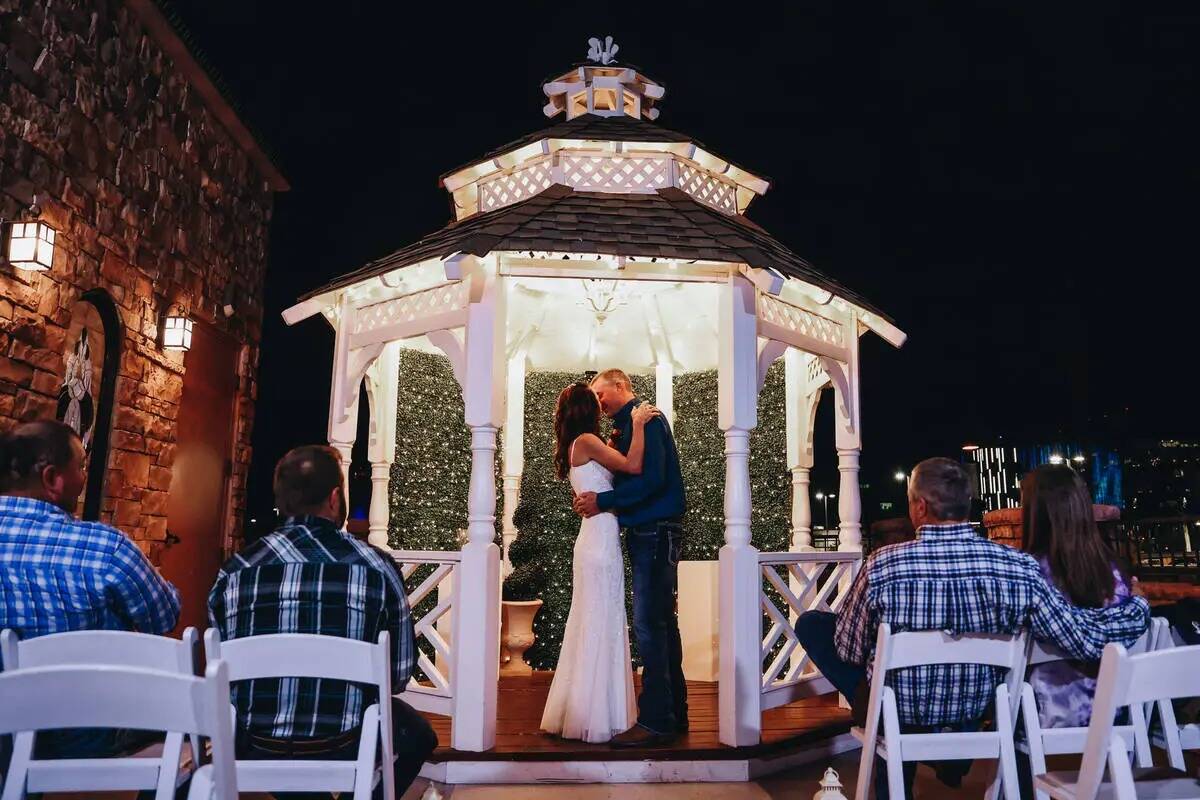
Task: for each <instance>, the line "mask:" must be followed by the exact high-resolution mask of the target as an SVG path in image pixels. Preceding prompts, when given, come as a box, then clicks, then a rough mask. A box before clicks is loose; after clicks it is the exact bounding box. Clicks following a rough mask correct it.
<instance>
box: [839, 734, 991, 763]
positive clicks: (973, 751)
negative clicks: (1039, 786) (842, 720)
mask: <svg viewBox="0 0 1200 800" xmlns="http://www.w3.org/2000/svg"><path fill="white" fill-rule="evenodd" d="M850 735H851V736H853V737H854V738H855V739H857V740H858V741H860V742H862V741H863V739H864V738H865V737H866V735H867V734H866V732H865V731H864V730H863V729H862V728H859V727H854V728H851V729H850ZM864 746H865V743H864ZM875 752H876V754H878V756H879V757H880V758H883V759H886V758H887V754H888V748H887V741H886V740H885V739H884V738H883V737H882V736H880V737H878V738H877V739H876V741H875ZM900 753H901V757H902V758H903V759H904V760H905V761H957V760H960V759H964V758H995V757H996V756H997V755H999V753H1000V736H999V734H997V733H996V732H995V731H969V732H968V731H958V732H950V733H902V734H900Z"/></svg>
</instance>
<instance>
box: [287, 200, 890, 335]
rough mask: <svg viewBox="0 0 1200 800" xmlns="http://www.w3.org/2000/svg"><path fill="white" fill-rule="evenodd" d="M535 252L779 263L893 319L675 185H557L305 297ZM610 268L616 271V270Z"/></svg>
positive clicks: (785, 271)
mask: <svg viewBox="0 0 1200 800" xmlns="http://www.w3.org/2000/svg"><path fill="white" fill-rule="evenodd" d="M529 251H539V252H547V251H549V252H561V253H588V254H591V253H598V254H605V255H617V256H626V257H635V258H639V259H647V260H649V259H651V258H658V259H666V260H680V261H696V260H699V261H717V262H726V263H730V264H746V265H748V266H750V267H758V268H762V269H768V270H771V269H773V270H775V271H777V272H779V273H780V274H782V275H784V276H787V277H792V278H797V279H799V280H801V281H805V282H807V283H809V284H812V285H814V286H817V287H819V288H821V289H824V290H826V291H828V292H831V293H833V294H835V295H837V296H839V297H841V298H843V299H844V300H847V301H849V302H851V303H854V304H855V305H857V306H859V307H861V308H863V309H865V310H868V311H871V312H872V313H874V314H877V315H878V316H880V317H882V318H883V319H886V320H888V321H889V322H890V321H891V320H890V318H888V317H887V315H886V314H885V313H884V312H882V311H880V310H879V309H878V308H876V307H875V306H874V305H872V304H871V303H870V302H869V301H867V300H866V299H865V298H863V297H862V296H860V295H859V294H858V293H856V292H854V291H852V290H850V289H848V288H846V287H845V286H843V285H841V284H840V283H838V282H837V281H835V280H833V279H832V278H829V277H827V276H826V275H824V274H822V273H821V272H819V271H818V270H817V269H816V268H815V267H813V266H812V265H811V264H809V263H808V262H807V261H805V260H804V259H803V258H801V257H800V256H798V255H796V254H795V253H793V252H792V251H791V250H789V249H788V248H787V247H785V246H784V245H783V244H782V243H780V242H779V241H778V240H776V239H775V238H774V237H772V236H771V235H770V234H769V233H767V232H766V231H765V230H763V229H762V228H760V227H759V226H757V225H755V224H754V223H753V222H751V221H750V220H748V219H746V218H745V217H744V216H741V215H729V214H722V213H721V212H719V211H717V210H715V209H712V208H710V207H708V206H706V205H704V204H703V203H700V202H698V201H696V200H694V199H693V198H692V197H691V196H690V195H688V194H687V193H686V192H683V191H681V190H679V189H676V188H670V187H669V188H664V189H659V190H658V191H657V192H654V193H647V194H612V193H603V192H577V191H575V190H573V189H570V188H568V187H565V186H561V185H557V184H556V185H552V186H550V187H548V188H547V189H545V190H543V191H542V192H541V193H539V194H537V195H534V196H533V197H531V198H529V199H527V200H523V201H520V202H518V203H514V204H513V205H510V206H506V207H504V208H501V209H499V210H497V211H493V212H490V213H487V214H477V215H475V216H472V217H468V218H466V219H464V220H461V221H458V222H452V223H450V224H449V225H447V226H446V227H444V228H442V229H441V230H439V231H437V232H436V233H432V234H430V235H428V236H426V237H424V238H422V239H421V240H419V241H417V242H415V243H414V244H411V245H409V246H407V247H404V248H401V249H399V250H397V251H395V252H393V253H391V254H390V255H387V256H384V257H383V258H380V259H377V260H375V261H372V262H370V263H369V264H367V265H365V266H364V267H362V268H360V269H358V270H355V271H354V272H350V273H347V274H346V275H343V276H341V277H340V278H337V279H335V280H334V281H331V282H330V283H328V284H326V285H324V286H321V287H319V288H317V289H314V290H312V291H311V292H308V293H307V294H305V295H304V296H303V297H301V298H300V299H301V300H302V301H303V300H307V299H309V298H311V297H316V296H317V295H321V294H325V293H327V292H331V291H335V290H337V289H342V288H345V287H347V286H352V285H354V284H356V283H359V282H360V281H364V280H367V279H370V278H374V277H378V276H381V275H385V274H387V273H389V272H392V271H394V270H396V269H400V268H402V267H407V266H411V265H413V264H417V263H419V262H422V261H425V260H427V259H431V258H446V257H448V256H451V255H453V254H454V253H460V252H461V253H470V254H472V255H476V256H484V255H487V254H488V253H492V252H513V253H525V252H529ZM576 263H577V262H576ZM605 272H608V273H609V276H611V271H609V270H607V269H606V270H605Z"/></svg>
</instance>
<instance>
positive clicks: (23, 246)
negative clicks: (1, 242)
mask: <svg viewBox="0 0 1200 800" xmlns="http://www.w3.org/2000/svg"><path fill="white" fill-rule="evenodd" d="M8 261H9V263H10V264H12V265H13V266H14V267H16V268H17V269H28V270H36V271H38V272H44V271H45V270H48V269H50V267H51V266H52V265H53V264H54V228H51V227H50V226H49V225H47V224H46V223H44V222H14V223H13V225H12V230H11V231H9V235H8Z"/></svg>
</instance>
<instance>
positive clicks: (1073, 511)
mask: <svg viewBox="0 0 1200 800" xmlns="http://www.w3.org/2000/svg"><path fill="white" fill-rule="evenodd" d="M1021 517H1022V523H1023V527H1024V548H1023V549H1024V550H1025V552H1026V553H1029V554H1031V555H1033V556H1034V557H1036V558H1044V559H1046V562H1047V563H1048V564H1049V565H1050V574H1051V576H1053V578H1054V583H1055V584H1057V586H1058V588H1059V589H1060V590H1062V592H1063V594H1065V595H1066V596H1067V597H1068V599H1070V601H1071V602H1072V603H1074V604H1075V605H1077V606H1081V607H1083V608H1103V607H1104V604H1105V603H1107V602H1108V600H1109V599H1110V598H1111V597H1112V596H1113V594H1114V593H1115V591H1116V579H1115V578H1114V577H1113V568H1114V567H1116V568H1117V570H1118V571H1119V572H1120V573H1121V575H1122V577H1125V570H1124V569H1123V567H1122V565H1121V564H1120V563H1119V562H1118V560H1117V558H1116V556H1115V555H1114V554H1113V552H1112V550H1110V549H1109V547H1108V544H1107V543H1106V542H1105V541H1104V537H1103V536H1101V535H1100V531H1099V529H1098V528H1097V527H1096V522H1095V518H1094V517H1093V515H1092V498H1091V497H1090V496H1088V491H1087V486H1086V485H1085V484H1084V482H1083V479H1082V478H1080V477H1079V475H1078V474H1076V472H1075V470H1073V469H1071V468H1070V467H1069V466H1067V465H1065V464H1062V465H1051V464H1045V465H1043V466H1040V467H1038V468H1037V469H1035V470H1033V471H1032V472H1030V473H1028V474H1026V475H1025V477H1024V478H1022V479H1021Z"/></svg>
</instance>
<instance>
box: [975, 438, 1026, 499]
mask: <svg viewBox="0 0 1200 800" xmlns="http://www.w3.org/2000/svg"><path fill="white" fill-rule="evenodd" d="M967 456H968V461H969V462H970V463H971V464H972V465H974V467H975V469H974V474H973V475H972V478H973V480H974V481H976V482H977V485H976V486H975V487H972V488H974V489H975V496H976V498H977V499H978V500H979V502H980V504H981V505H982V506H983V510H984V511H995V510H996V509H999V508H1016V507H1017V506H1019V505H1021V475H1022V470H1021V462H1020V461H1019V460H1018V458H1017V448H1015V447H979V448H977V449H975V450H970V451H968V452H967Z"/></svg>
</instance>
